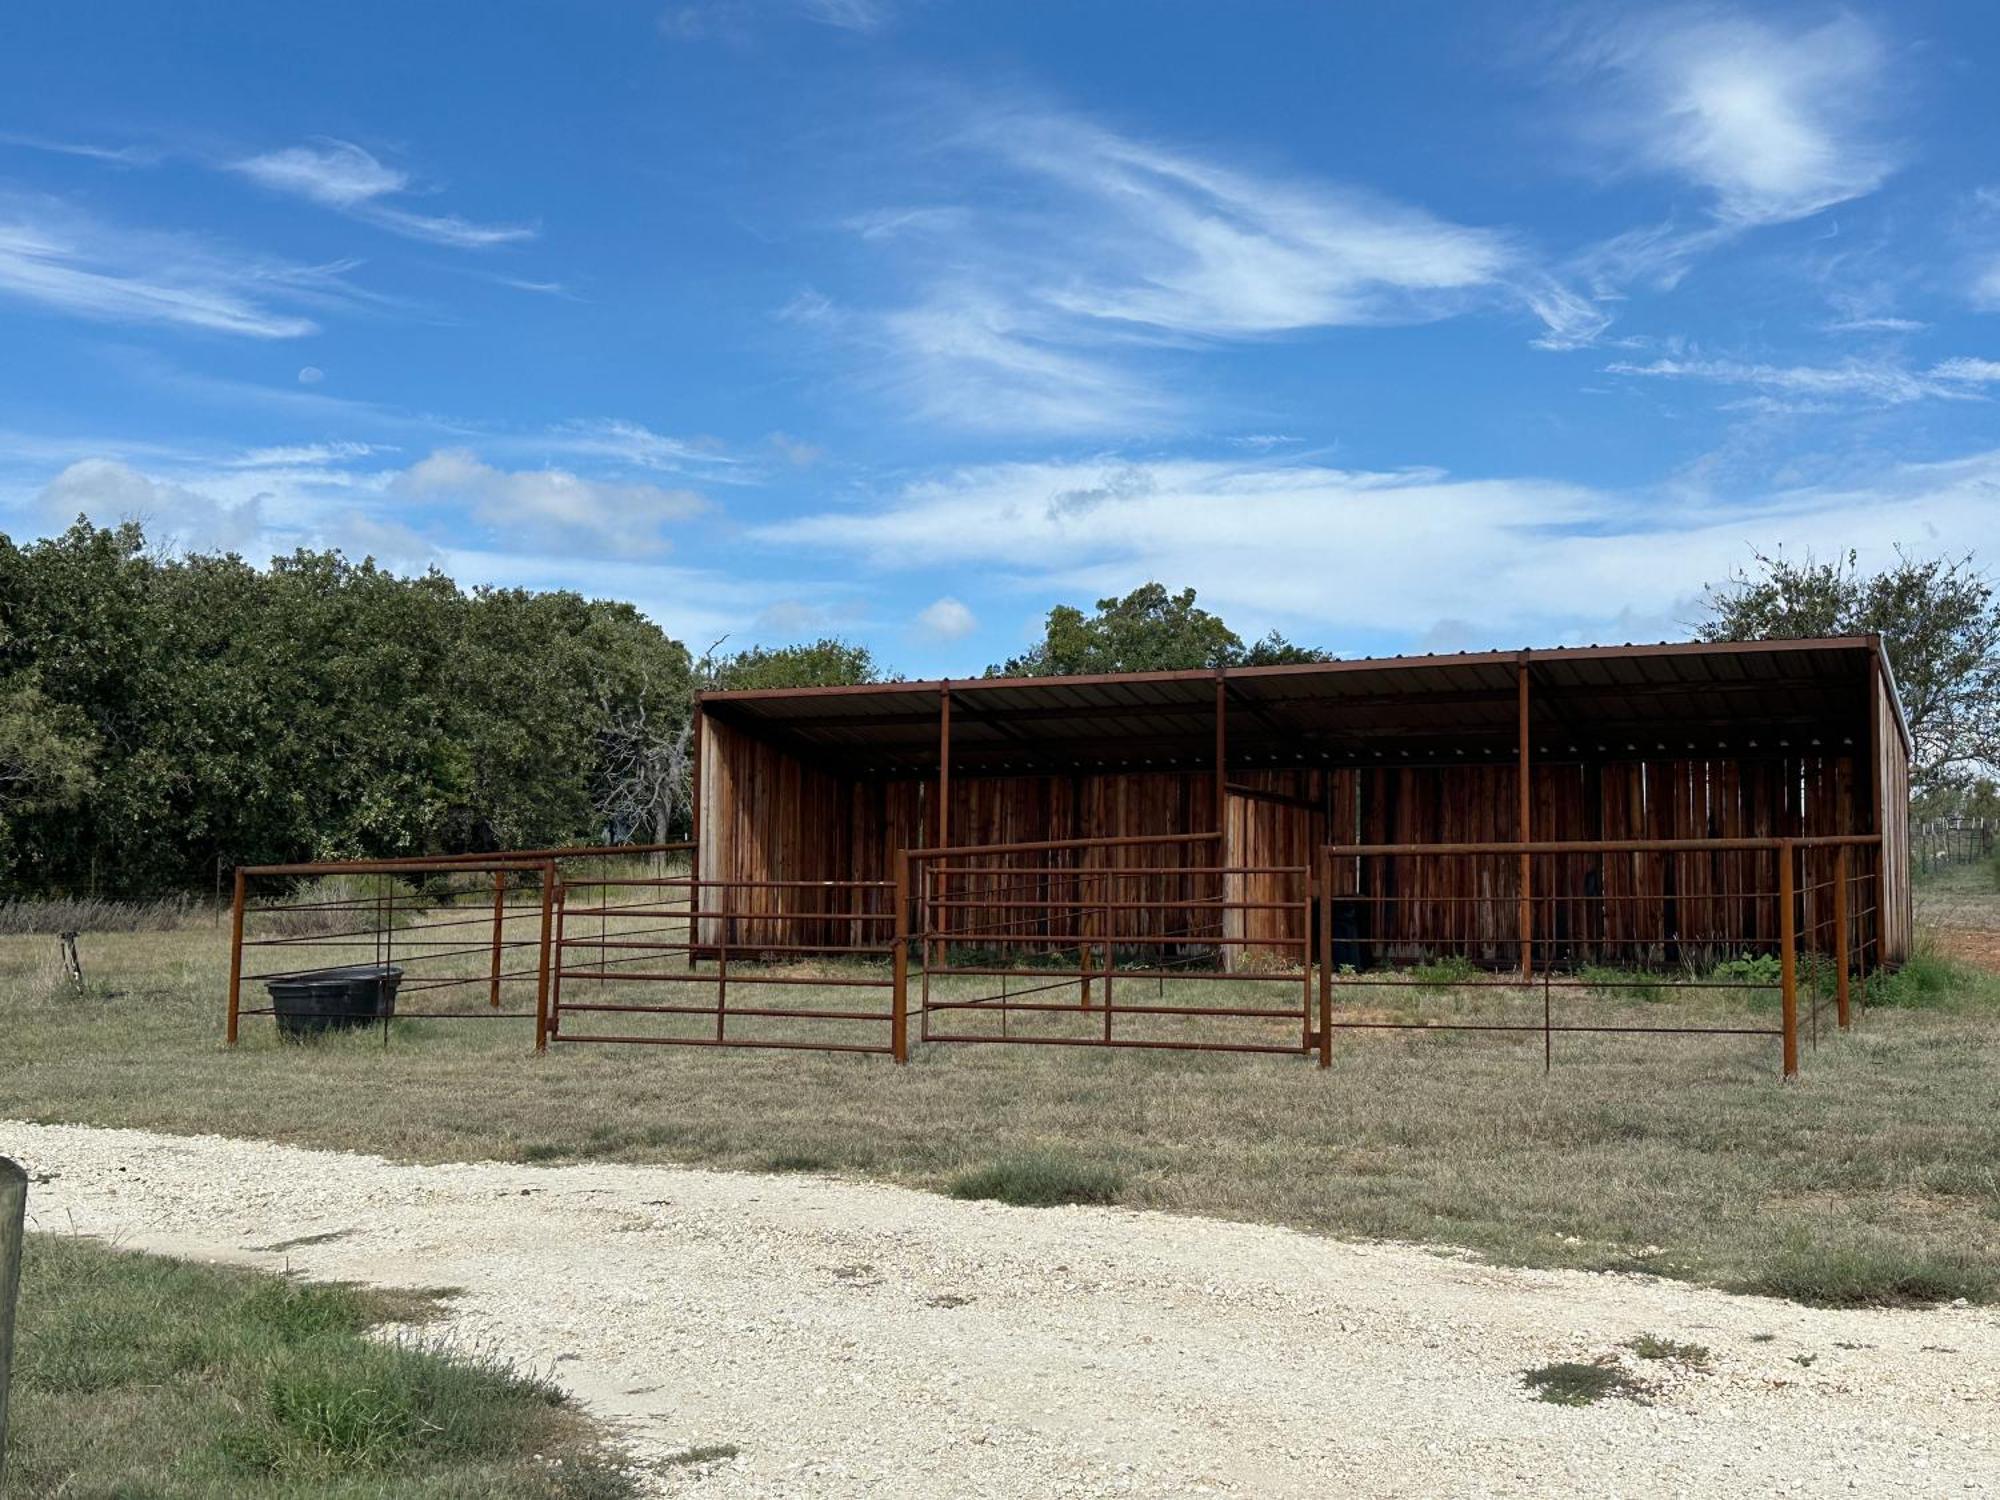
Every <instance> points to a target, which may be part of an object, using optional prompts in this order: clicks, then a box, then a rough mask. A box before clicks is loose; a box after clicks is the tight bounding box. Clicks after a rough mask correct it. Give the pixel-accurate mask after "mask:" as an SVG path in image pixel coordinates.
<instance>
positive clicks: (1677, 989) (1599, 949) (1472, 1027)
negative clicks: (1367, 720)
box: [1319, 834, 1881, 1078]
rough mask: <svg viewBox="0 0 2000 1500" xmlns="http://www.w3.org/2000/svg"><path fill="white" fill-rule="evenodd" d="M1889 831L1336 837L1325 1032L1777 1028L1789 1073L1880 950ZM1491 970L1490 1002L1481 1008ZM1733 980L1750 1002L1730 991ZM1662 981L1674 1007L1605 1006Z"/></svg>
mask: <svg viewBox="0 0 2000 1500" xmlns="http://www.w3.org/2000/svg"><path fill="white" fill-rule="evenodd" d="M1880 851H1881V839H1880V837H1879V836H1878V835H1872V834H1869V835H1852V836H1836V837H1826V838H1798V839H1786V838H1763V839H1757V838H1745V839H1658V840H1596V841H1562V842H1555V841H1551V842H1539V843H1537V842H1520V841H1514V842H1486V843H1465V844H1346V845H1341V844H1330V845H1327V846H1326V847H1325V848H1324V849H1323V850H1322V851H1321V859H1322V872H1321V878H1320V900H1321V911H1320V924H1319V930H1320V964H1319V981H1320V1009H1321V1015H1322V1026H1321V1047H1322V1050H1323V1051H1330V1049H1331V1046H1332V1036H1333V1033H1334V1032H1336V1031H1342V1030H1392V1031H1425V1030H1436V1031H1476V1032H1489V1033H1509V1032H1512V1033H1518V1034H1523V1035H1539V1036H1540V1037H1541V1039H1542V1055H1543V1066H1544V1068H1545V1069H1546V1068H1548V1067H1550V1066H1551V1065H1552V1063H1553V1059H1554V1050H1555V1037H1556V1036H1557V1035H1558V1034H1571V1033H1581V1034H1595V1035H1620V1034H1629V1035H1648V1036H1704V1035H1706V1036H1739V1037H1740V1036H1749V1037H1768V1038H1771V1039H1773V1040H1776V1041H1777V1042H1778V1043H1779V1051H1780V1067H1781V1072H1782V1074H1783V1076H1784V1077H1786V1078H1792V1077H1796V1076H1797V1074H1798V1071H1799V1047H1800V1042H1801V1038H1802V1036H1803V1037H1804V1038H1805V1039H1807V1040H1809V1041H1810V1042H1811V1044H1812V1045H1815V1046H1816V1045H1817V1044H1818V1039H1819V1030H1820V1020H1821V1015H1822V1012H1823V1010H1824V1009H1825V1008H1826V1006H1827V1004H1829V1003H1830V1004H1831V1006H1832V1008H1833V1011H1834V1014H1835V1017H1836V1019H1837V1022H1838V1025H1839V1026H1840V1028H1841V1029H1843V1030H1845V1029H1846V1028H1847V1027H1849V1026H1850V1025H1851V1024H1852V1023H1853V1019H1854V1016H1855V1014H1856V1011H1855V1007H1854V1005H1853V997H1854V995H1855V993H1856V992H1857V986H1856V985H1855V983H1854V979H1855V976H1856V975H1857V973H1858V974H1862V975H1865V974H1866V973H1867V972H1870V971H1871V970H1872V969H1873V968H1875V967H1877V966H1879V959H1878V955H1879V952H1880V938H1879V931H1878V924H1877V923H1876V922H1875V920H1874V918H1875V917H1876V915H1877V914H1876V910H1875V904H1874V902H1875V892H1876V891H1877V890H1879V882H1878V880H1877V865H1878V864H1879V859H1880ZM1802 983H1803V986H1804V991H1805V1000H1806V1006H1807V1008H1806V1010H1805V1013H1804V1017H1803V1021H1802V1018H1801V1013H1800V1009H1799V1005H1800V995H1801V985H1802ZM1481 990H1491V991H1494V992H1496V997H1497V998H1496V1002H1495V1004H1494V1005H1492V1006H1491V1007H1489V1008H1488V1009H1486V1010H1483V1011H1476V1012H1473V1013H1472V1014H1470V1015H1468V1014H1467V1013H1466V1010H1465V1007H1464V1004H1463V992H1467V991H1470V992H1472V993H1474V994H1475V995H1476V994H1477V993H1478V992H1480V991H1481ZM1731 992H1747V1004H1745V1003H1739V1004H1738V1005H1737V1007H1736V1008H1735V1009H1734V1010H1733V1011H1729V1010H1727V1009H1726V1008H1725V1007H1723V1006H1720V1005H1719V1004H1718V998H1719V997H1729V996H1730V995H1731ZM1364 993H1365V994H1366V995H1367V996H1368V997H1369V998H1371V999H1373V1000H1375V1001H1376V1002H1377V1003H1376V1005H1375V1006H1373V1007H1368V1006H1363V1005H1361V1004H1360V1003H1359V998H1360V995H1361V994H1364ZM1667 993H1678V994H1679V995H1680V996H1681V997H1682V1000H1683V1005H1684V1009H1683V1012H1682V1014H1681V1016H1680V1017H1678V1018H1677V1019H1676V1020H1675V1021H1674V1022H1673V1023H1672V1024H1666V1023H1664V1022H1661V1021H1656V1020H1653V1019H1650V1018H1648V1017H1647V1016H1645V1015H1644V1014H1639V1015H1633V1014H1629V1013H1627V1014H1619V1015H1615V1016H1609V1017H1607V1016H1606V1015H1605V1011H1606V1008H1607V1007H1606V1004H1605V1002H1606V1001H1613V1000H1619V999H1625V1000H1628V1001H1630V1000H1637V1001H1639V1002H1640V1003H1641V1004H1642V1005H1644V1004H1645V1003H1646V1002H1647V1001H1650V1000H1655V999H1658V998H1660V997H1662V996H1663V995H1665V994H1667ZM1558 997H1560V999H1561V1001H1562V1007H1561V1010H1560V1011H1559V1010H1558V1003H1557V1002H1558ZM1426 999H1431V1000H1434V1001H1437V1002H1439V1003H1434V1004H1431V1005H1428V1006H1427V1005H1426V1004H1425V1003H1424V1002H1425V1001H1426ZM1447 1001H1448V1003H1446V1002H1447ZM1580 1001H1581V1002H1583V1006H1580V1005H1579V1002H1580ZM1384 1002H1386V1003H1384ZM1584 1006H1587V1008H1583V1007H1584ZM1630 1009H1631V1007H1630V1006H1629V1005H1628V1006H1627V1007H1626V1010H1627V1011H1628V1012H1629V1010H1630ZM1773 1009H1775V1014H1770V1012H1771V1011H1772V1010H1773ZM1536 1010H1538V1011H1539V1014H1535V1013H1534V1012H1535V1011H1536ZM1704 1011H1706V1012H1708V1013H1709V1014H1708V1015H1707V1016H1706V1018H1704V1014H1703V1012H1704ZM1718 1011H1722V1012H1723V1013H1720V1014H1717V1013H1716V1012H1718Z"/></svg>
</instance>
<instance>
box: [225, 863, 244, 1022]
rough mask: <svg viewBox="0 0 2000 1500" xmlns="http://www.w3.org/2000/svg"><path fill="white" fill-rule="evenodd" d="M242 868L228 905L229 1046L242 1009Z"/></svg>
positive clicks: (237, 869)
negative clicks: (234, 891)
mask: <svg viewBox="0 0 2000 1500" xmlns="http://www.w3.org/2000/svg"><path fill="white" fill-rule="evenodd" d="M243 884H244V878H243V867H242V866H241V865H238V866H237V867H236V894H235V895H234V896H233V897H232V898H231V899H230V904H229V1036H228V1040H229V1045H230V1046H232V1047H234V1046H235V1045H236V1022H237V1016H238V1014H239V1013H240V1012H241V1011H242V1008H243Z"/></svg>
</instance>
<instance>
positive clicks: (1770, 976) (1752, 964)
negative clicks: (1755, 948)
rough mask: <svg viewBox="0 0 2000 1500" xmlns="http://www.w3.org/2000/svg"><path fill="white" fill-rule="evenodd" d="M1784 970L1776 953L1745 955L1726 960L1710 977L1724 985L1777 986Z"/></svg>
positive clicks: (1716, 967) (1718, 965)
mask: <svg viewBox="0 0 2000 1500" xmlns="http://www.w3.org/2000/svg"><path fill="white" fill-rule="evenodd" d="M1784 970H1785V966H1784V963H1783V961H1782V960H1781V959H1779V957H1778V955H1777V954H1775V953H1744V954H1739V955H1738V956H1737V957H1735V958H1725V959H1724V960H1723V961H1722V962H1721V963H1719V964H1717V965H1716V966H1715V968H1714V969H1713V970H1712V971H1711V974H1710V977H1711V978H1713V979H1715V980H1716V981H1717V982H1719V983H1723V984H1777V983H1779V982H1781V981H1782V980H1783V978H1784Z"/></svg>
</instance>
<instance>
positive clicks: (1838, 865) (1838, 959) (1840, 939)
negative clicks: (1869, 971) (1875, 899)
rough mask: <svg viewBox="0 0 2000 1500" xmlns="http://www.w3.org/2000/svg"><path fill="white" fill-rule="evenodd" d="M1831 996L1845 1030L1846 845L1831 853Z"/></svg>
mask: <svg viewBox="0 0 2000 1500" xmlns="http://www.w3.org/2000/svg"><path fill="white" fill-rule="evenodd" d="M1833 995H1834V1007H1835V1010H1836V1012H1837V1014H1838V1015H1839V1016H1840V1029H1841V1030H1842V1031H1845V1030H1847V1027H1848V1023H1849V1021H1850V1020H1851V1019H1852V1018H1851V1017H1850V1016H1849V1015H1848V982H1847V845H1845V844H1841V845H1839V846H1838V847H1837V848H1835V850H1834V851H1833Z"/></svg>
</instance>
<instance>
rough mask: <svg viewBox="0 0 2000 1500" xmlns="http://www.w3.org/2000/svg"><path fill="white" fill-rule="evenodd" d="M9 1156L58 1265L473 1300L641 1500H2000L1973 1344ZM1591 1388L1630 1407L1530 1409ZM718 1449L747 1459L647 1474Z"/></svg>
mask: <svg viewBox="0 0 2000 1500" xmlns="http://www.w3.org/2000/svg"><path fill="white" fill-rule="evenodd" d="M0 1153H4V1154H6V1155H10V1156H14V1157H16V1158H18V1159H19V1160H21V1161H22V1163H23V1164H24V1165H26V1166H27V1167H28V1168H29V1169H30V1171H31V1172H34V1173H36V1174H39V1179H38V1181H37V1183H36V1186H35V1188H34V1190H33V1191H31V1193H30V1196H29V1213H30V1216H31V1219H32V1221H33V1226H34V1227H36V1228H39V1229H42V1230H47V1231H52V1232H57V1233H63V1232H80V1233H85V1234H93V1235H102V1236H105V1237H106V1238H109V1239H113V1240H115V1241H116V1242H118V1243H120V1244H123V1245H127V1246H130V1247H132V1248H135V1249H143V1250H153V1251H160V1252H166V1253H172V1254H180V1255H188V1256H196V1257H201V1258H205V1259H213V1260H223V1261H229V1262H232V1263H238V1264H247V1265H255V1266H260V1267H264V1268H267V1269H273V1270H290V1271H293V1272H297V1273H300V1274H303V1275H307V1276H311V1277H315V1278H327V1279H343V1280H354V1281H361V1282H367V1283H373V1284H378V1285H383V1286H405V1287H440V1286H443V1287H453V1288H458V1289H459V1291H458V1293H457V1295H455V1296H454V1297H453V1298H452V1300H451V1302H450V1304H449V1316H448V1318H447V1319H446V1320H445V1321H444V1323H443V1324H441V1325H433V1331H441V1332H442V1334H443V1336H445V1337H447V1338H449V1339H454V1340H458V1341H461V1342H463V1341H474V1342H477V1343H480V1344H483V1345H489V1346H492V1347H495V1348H497V1349H500V1350H504V1351H507V1352H509V1353H512V1354H514V1355H515V1356H516V1357H518V1358H522V1359H524V1360H527V1361H530V1362H532V1363H534V1364H536V1365H537V1366H538V1367H539V1368H541V1369H543V1370H545V1371H552V1372H553V1373H554V1374H555V1376H556V1377H557V1378H558V1379H559V1380H560V1381H561V1382H562V1383H563V1384H564V1385H565V1386H566V1387H567V1388H569V1389H571V1390H573V1391H574V1392H575V1393H576V1394H577V1396H578V1397H579V1398H580V1399H581V1400H582V1401H583V1402H584V1403H585V1405H586V1406H587V1407H588V1408H589V1409H590V1410H592V1411H593V1412H595V1413H596V1414H598V1415H599V1416H601V1417H603V1418H604V1419H606V1420H607V1421H608V1422H610V1423H611V1424H612V1425H613V1426H614V1427H615V1429H616V1430H617V1431H618V1432H619V1434H620V1436H621V1438H622V1440H623V1441H624V1442H625V1443H626V1445H627V1446H628V1448H629V1449H630V1451H631V1452H632V1454H633V1455H634V1457H635V1458H636V1459H637V1460H639V1461H640V1462H642V1463H645V1464H649V1465H658V1467H654V1468H651V1469H650V1478H649V1481H648V1482H649V1483H650V1484H651V1485H652V1486H653V1488H654V1490H655V1491H656V1492H657V1493H659V1494H698V1495H700V1496H703V1497H713V1500H725V1497H733V1496H749V1495H757V1496H783V1497H788V1500H789V1497H799V1500H804V1497H814V1496H851V1495H867V1496H879V1497H890V1500H899V1497H909V1500H919V1497H921V1500H933V1497H941V1496H991V1497H995V1500H1028V1497H1034V1500H1042V1497H1085V1496H1104V1495H1124V1496H1135V1497H1146V1496H1160V1497H1164V1496H1192V1495H1238V1496H1280V1497H1282V1496H1329V1495H1340V1496H1363V1497H1410V1500H1418V1497H1423V1500H1429V1497H1435V1496H1447V1495H1448V1496H1467V1497H1503V1496H1506V1497H1514V1496H1521V1497H1527V1496H1536V1497H1540V1496H1552V1495H1590V1496H1619V1497H1626V1496H1702V1497H1708V1496H1739V1495H1741V1496H1749V1495H1760V1496H1761V1495H1773V1494H1787V1495H1834V1494H1838V1495H1842V1496H1845V1495H1848V1494H1851V1493H1854V1492H1856V1491H1859V1492H1861V1493H1867V1494H1881V1493H1920V1494H1939V1493H1944V1492H1949V1493H1952V1494H1954V1495H1974V1496H1977V1495H1991V1496H1996V1497H2000V1420H1996V1416H2000V1317H1996V1316H1995V1314H1994V1312H1993V1311H1992V1310H1991V1309H1988V1308H1983V1307H1963V1308H1961V1307H1951V1308H1941V1309H1937V1310H1933V1311H1927V1312H1829V1311H1819V1310H1814V1309H1809V1308H1803V1307H1795V1306H1792V1305H1790V1304H1786V1303H1781V1302H1774V1301H1770V1300H1766V1299H1761V1298H1749V1297H1736V1296H1730V1295H1727V1294H1724V1293H1720V1292H1713V1291H1706V1290H1703V1289H1700V1288H1697V1287H1692V1286H1688V1285H1684V1284H1681V1283H1677V1282H1670V1281H1660V1280H1655V1279H1652V1278H1648V1277H1644V1276H1636V1275H1622V1274H1618V1275H1613V1274H1587V1273H1582V1272H1570V1271H1534V1270H1516V1269H1508V1268H1502V1267H1494V1266H1487V1265H1482V1264H1480V1263H1479V1262H1478V1261H1476V1260H1474V1259H1471V1258H1468V1257H1466V1256H1463V1255H1457V1254H1452V1255H1439V1254H1437V1253H1436V1252H1435V1251H1434V1250H1431V1249H1428V1248H1425V1247H1420V1246H1407V1245H1357V1244H1344V1243H1341V1242H1338V1241H1334V1240H1328V1239H1322V1238H1317V1237H1315V1236H1312V1235H1308V1234H1302V1233H1297V1232H1294V1231H1291V1230H1285V1229H1277V1228H1269V1227H1263V1226H1258V1225H1246V1224H1227V1223H1217V1222H1213V1221H1209V1220H1203V1219H1193V1218H1180V1217H1174V1216H1170V1215H1165V1214H1157V1213H1143V1212H1134V1211H1130V1210H1124V1209H1108V1208H1056V1209H1018V1208H1008V1207H1004V1206H1001V1205H998V1204H990V1203H960V1202H955V1201H953V1200H951V1199H948V1198H943V1197H938V1196H934V1195H932V1194H928V1193H920V1192H913V1191H908V1190H904V1189H900V1188H893V1187H886V1186H880V1185H875V1184H869V1183H857V1182H844V1181H839V1180H836V1179H832V1178H825V1177H809V1176H761V1175H747V1174H738V1173H729V1172H711V1171H699V1170H691V1169H684V1168H675V1167H655V1166H611V1165H563V1166H548V1167H535V1166H518V1165H511V1164H504V1163H491V1162H486V1163H465V1164H447V1165H432V1166H425V1165H415V1164H410V1163H400V1162H388V1161H383V1160H380V1159H377V1158H374V1157H368V1156H360V1155H352V1154H347V1153H338V1152H324V1151H307V1150H302V1149H298V1148H295V1147H288V1146H278V1145H271V1144H267V1143H263V1142H256V1141H238V1140H225V1139H220V1138H217V1137H211V1136H167V1135H158V1134H153V1133H150V1132H145V1131H131V1130H98V1129H92V1128H87V1127H82V1126H59V1125H34V1124H23V1123H14V1122H7V1123H0ZM321 1235H324V1236H328V1238H325V1239H323V1240H319V1241H317V1242H315V1243H308V1244H293V1245H292V1246H291V1248H287V1249H284V1250H274V1249H271V1248H268V1247H271V1246H274V1245H280V1244H284V1243H286V1242H296V1241H298V1240H301V1239H304V1238H306V1237H308V1236H321ZM259 1246H263V1247H267V1248H264V1249H259V1248H257V1247H259ZM1642 1333H1650V1334H1655V1335H1658V1336H1660V1337H1664V1338H1681V1339H1688V1338H1693V1337H1694V1336H1695V1335H1696V1334H1697V1333H1698V1335H1699V1337H1698V1339H1696V1340H1695V1341H1698V1342H1700V1343H1703V1344H1705V1345H1707V1346H1708V1348H1709V1351H1710V1357H1709V1363H1708V1366H1707V1367H1706V1368H1703V1369H1683V1368H1662V1366H1663V1365H1664V1364H1665V1363H1666V1362H1663V1361H1638V1360H1635V1359H1634V1358H1633V1357H1632V1356H1631V1355H1630V1354H1629V1352H1628V1351H1624V1350H1623V1349H1622V1346H1623V1345H1624V1343H1625V1342H1626V1341H1627V1340H1629V1339H1632V1338H1634V1337H1636V1336H1637V1335H1639V1334H1642ZM1765 1333H1772V1334H1775V1335H1776V1337H1775V1338H1774V1339H1772V1340H1771V1341H1769V1342H1757V1341H1755V1340H1754V1339H1753V1337H1752V1336H1753V1335H1756V1334H1765ZM1927 1345H1928V1346H1932V1347H1931V1348H1929V1349H1927V1348H1926V1347H1925V1346H1927ZM1846 1346H1853V1347H1846ZM1937 1346H1949V1347H1950V1348H1951V1349H1952V1350H1955V1351H1956V1352H1955V1353H1950V1354H1947V1353H1940V1352H1937ZM1801 1354H1805V1355H1812V1356H1814V1359H1813V1362H1812V1365H1811V1368H1810V1370H1809V1371H1808V1370H1806V1369H1802V1368H1801V1366H1800V1365H1799V1364H1797V1363H1795V1362H1794V1360H1793V1356H1794V1355H1801ZM1598 1358H1616V1359H1619V1360H1620V1361H1621V1363H1622V1366H1623V1368H1624V1369H1625V1370H1626V1371H1627V1372H1628V1373H1629V1374H1631V1375H1633V1376H1634V1377H1635V1378H1637V1379H1639V1380H1641V1381H1643V1382H1645V1383H1646V1384H1647V1385H1648V1386H1649V1387H1650V1388H1651V1390H1650V1393H1649V1395H1648V1396H1647V1397H1646V1399H1645V1401H1644V1402H1637V1401H1628V1400H1611V1401H1604V1402H1600V1403H1598V1404H1596V1405H1593V1406H1587V1407H1564V1406H1556V1405H1552V1404H1549V1403H1547V1402H1542V1401H1538V1400H1536V1399H1535V1397H1534V1395H1533V1394H1532V1393H1531V1392H1529V1391H1528V1390H1526V1389H1524V1388H1523V1386H1522V1383H1521V1375H1522V1372H1523V1371H1525V1370H1527V1369H1529V1368H1531V1367H1535V1366H1539V1365H1543V1364H1548V1363H1551V1362H1553V1361H1557V1360H1577V1359H1581V1360H1591V1359H1598ZM722 1444H732V1445H734V1446H735V1447H736V1448H737V1449H738V1450H740V1451H739V1453H738V1455H737V1456H736V1457H734V1458H731V1459H725V1460H721V1461H715V1462H709V1463H703V1464H687V1463H683V1464H678V1465H662V1464H660V1462H659V1461H660V1460H663V1459H666V1458H669V1457H672V1456H674V1455H685V1454H686V1453H687V1451H688V1450H689V1449H692V1448H699V1447H712V1446H716V1445H722Z"/></svg>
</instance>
